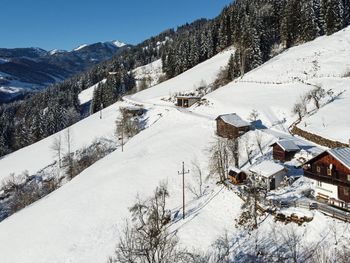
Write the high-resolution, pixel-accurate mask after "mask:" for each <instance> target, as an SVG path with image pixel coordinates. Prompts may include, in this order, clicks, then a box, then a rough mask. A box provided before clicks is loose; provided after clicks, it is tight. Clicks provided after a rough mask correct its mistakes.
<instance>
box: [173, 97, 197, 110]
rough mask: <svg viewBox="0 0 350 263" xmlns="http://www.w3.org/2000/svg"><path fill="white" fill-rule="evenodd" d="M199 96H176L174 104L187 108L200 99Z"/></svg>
mask: <svg viewBox="0 0 350 263" xmlns="http://www.w3.org/2000/svg"><path fill="white" fill-rule="evenodd" d="M200 99H201V98H200V97H196V96H177V97H176V100H177V103H176V106H178V107H183V108H189V107H191V106H192V105H193V104H195V103H196V102H198V101H200Z"/></svg>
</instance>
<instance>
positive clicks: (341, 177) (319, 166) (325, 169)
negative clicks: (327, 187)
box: [304, 152, 350, 203]
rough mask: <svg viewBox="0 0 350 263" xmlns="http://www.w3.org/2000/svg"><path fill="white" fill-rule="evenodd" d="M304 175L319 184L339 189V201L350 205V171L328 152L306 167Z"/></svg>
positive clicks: (308, 163) (311, 161)
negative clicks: (330, 185)
mask: <svg viewBox="0 0 350 263" xmlns="http://www.w3.org/2000/svg"><path fill="white" fill-rule="evenodd" d="M304 175H305V176H306V177H309V178H311V179H314V180H317V181H319V182H323V183H327V184H332V185H335V186H337V187H338V199H339V200H341V201H344V202H346V203H350V180H349V179H350V177H349V175H350V169H349V168H347V167H346V166H345V165H343V164H342V163H341V162H340V161H338V160H337V159H336V158H334V157H333V156H332V155H331V154H329V153H328V152H324V153H322V154H320V155H319V156H317V157H315V158H314V159H312V160H310V161H309V162H307V163H306V164H305V165H304Z"/></svg>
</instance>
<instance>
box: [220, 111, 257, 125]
mask: <svg viewBox="0 0 350 263" xmlns="http://www.w3.org/2000/svg"><path fill="white" fill-rule="evenodd" d="M218 118H221V119H222V120H223V121H224V122H226V123H227V124H231V125H233V126H235V127H246V126H250V123H249V122H247V121H244V120H242V118H241V117H239V116H238V115H237V114H236V113H230V114H223V115H220V116H218V117H217V118H216V119H218Z"/></svg>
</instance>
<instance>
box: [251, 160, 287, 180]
mask: <svg viewBox="0 0 350 263" xmlns="http://www.w3.org/2000/svg"><path fill="white" fill-rule="evenodd" d="M284 169H285V168H284V166H282V165H280V164H278V163H275V162H273V161H263V162H261V163H260V164H258V165H256V166H254V167H252V168H250V171H251V172H252V173H254V174H257V175H261V176H264V177H267V178H269V177H271V176H273V175H275V174H277V173H279V172H281V171H283V170H284Z"/></svg>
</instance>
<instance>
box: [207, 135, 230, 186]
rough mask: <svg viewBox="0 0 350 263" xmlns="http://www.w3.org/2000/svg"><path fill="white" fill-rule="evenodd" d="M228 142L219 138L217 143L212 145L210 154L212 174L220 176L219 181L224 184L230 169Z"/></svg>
mask: <svg viewBox="0 0 350 263" xmlns="http://www.w3.org/2000/svg"><path fill="white" fill-rule="evenodd" d="M226 145H227V144H226V140H225V139H223V138H217V140H216V142H214V143H212V145H211V147H210V149H209V153H210V162H209V168H210V169H209V170H210V174H214V175H218V176H219V181H220V182H223V181H225V179H226V178H227V173H228V167H229V152H228V150H227V147H226Z"/></svg>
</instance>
